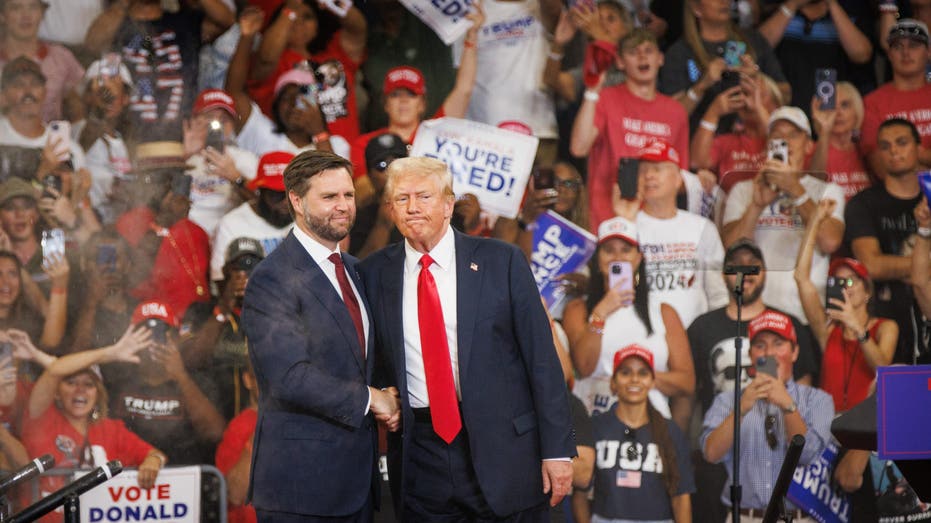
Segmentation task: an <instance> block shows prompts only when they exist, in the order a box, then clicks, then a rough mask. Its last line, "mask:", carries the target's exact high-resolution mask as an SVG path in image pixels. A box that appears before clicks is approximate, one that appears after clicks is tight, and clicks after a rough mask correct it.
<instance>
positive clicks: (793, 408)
mask: <svg viewBox="0 0 931 523" xmlns="http://www.w3.org/2000/svg"><path fill="white" fill-rule="evenodd" d="M797 410H798V407H796V406H795V402H794V401H793V402H792V403H790V404H789V406H788V407H783V408H782V412H785V413H786V414H792V413H793V412H795V411H797Z"/></svg>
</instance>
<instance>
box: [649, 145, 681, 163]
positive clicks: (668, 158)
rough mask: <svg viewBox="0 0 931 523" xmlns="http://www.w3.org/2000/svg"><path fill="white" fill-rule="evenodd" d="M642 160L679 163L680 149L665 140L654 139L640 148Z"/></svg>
mask: <svg viewBox="0 0 931 523" xmlns="http://www.w3.org/2000/svg"><path fill="white" fill-rule="evenodd" d="M640 161H642V162H672V163H674V164H676V165H679V151H676V150H675V148H674V147H673V146H671V145H669V142H666V141H664V140H653V141H652V142H650V143H649V144H647V146H646V147H644V148H643V149H641V150H640Z"/></svg>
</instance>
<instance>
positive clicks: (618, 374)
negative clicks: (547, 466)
mask: <svg viewBox="0 0 931 523" xmlns="http://www.w3.org/2000/svg"><path fill="white" fill-rule="evenodd" d="M613 360H614V372H613V373H612V377H611V392H612V393H614V394H616V396H617V400H618V401H617V405H616V406H615V407H614V408H613V409H611V410H609V411H607V412H604V413H602V414H599V415H596V416H595V418H594V419H593V420H592V432H593V433H594V439H595V448H596V449H597V451H596V452H597V455H596V461H595V476H594V478H595V481H594V487H595V495H594V499H593V502H592V507H591V509H592V510H591V511H592V512H593V516H592V517H591V519H590V521H592V522H594V523H601V522H604V523H608V522H615V521H630V520H641V521H653V522H660V521H663V522H675V523H683V522H685V523H689V522H691V521H692V507H691V499H690V494H691V493H692V492H695V481H694V479H693V477H692V468H691V465H690V463H689V446H688V442H687V441H686V439H685V436H684V435H683V434H682V431H680V430H679V428H678V427H677V426H676V425H675V424H674V423H670V422H669V421H668V420H666V419H665V418H663V416H662V415H661V414H660V413H659V412H657V411H656V409H655V408H653V406H652V405H651V402H650V401H648V397H647V396H648V391H649V390H651V389H652V387H653V384H654V381H655V377H654V371H653V354H652V353H651V352H650V350H649V349H647V348H645V347H642V346H640V345H636V344H635V345H628V346H626V347H624V348H622V349H621V350H619V351H617V352H616V353H615V354H614V358H613Z"/></svg>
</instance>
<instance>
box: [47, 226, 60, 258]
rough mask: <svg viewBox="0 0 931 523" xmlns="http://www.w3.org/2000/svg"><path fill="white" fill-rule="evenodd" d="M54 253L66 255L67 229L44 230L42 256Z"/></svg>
mask: <svg viewBox="0 0 931 523" xmlns="http://www.w3.org/2000/svg"><path fill="white" fill-rule="evenodd" d="M53 254H57V255H59V256H64V255H65V231H63V230H62V229H49V230H47V231H42V256H43V257H45V258H48V257H49V256H52V255H53Z"/></svg>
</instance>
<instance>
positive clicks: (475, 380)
mask: <svg viewBox="0 0 931 523" xmlns="http://www.w3.org/2000/svg"><path fill="white" fill-rule="evenodd" d="M455 244H456V301H457V321H458V331H457V337H458V351H459V379H460V389H461V395H462V417H463V420H464V427H463V430H464V431H465V432H466V433H467V435H468V441H469V447H470V449H471V451H472V463H473V466H474V468H475V472H476V473H477V476H478V481H479V483H480V485H481V489H482V493H483V494H484V496H485V499H486V501H487V502H488V505H489V506H490V507H491V509H492V510H493V511H494V512H495V513H496V514H498V515H499V516H506V515H508V514H512V513H514V512H517V511H519V510H524V509H527V508H530V507H533V506H535V505H539V504H540V503H542V502H544V501H545V499H546V498H545V496H544V495H543V480H542V476H541V463H540V462H541V459H543V458H558V457H571V456H575V454H576V452H575V442H574V435H573V432H572V428H571V420H570V417H569V403H568V397H567V395H566V394H567V391H566V384H565V381H563V374H562V368H561V367H560V365H559V360H558V358H557V355H556V349H555V347H554V346H553V337H552V330H551V327H550V324H549V320H548V319H547V317H546V312H545V311H544V309H543V305H542V303H541V301H540V293H539V292H538V291H537V287H536V284H535V283H534V279H533V275H532V274H531V272H530V268H529V266H528V264H527V259H526V258H525V257H524V255H523V253H521V252H520V251H519V250H518V249H517V248H516V247H514V246H513V245H510V244H507V243H504V242H500V241H498V240H488V239H482V238H473V237H470V236H466V235H463V234H461V233H459V232H456V233H455ZM404 257H405V251H404V242H399V243H396V244H394V245H391V246H389V247H387V248H385V249H383V250H381V251H379V252H377V253H375V254H373V255H371V256H369V257H368V258H366V259H365V261H363V262H362V263H361V264H360V270H361V271H362V275H363V279H364V280H365V285H366V292H367V293H368V295H369V302H370V303H371V304H372V314H373V316H374V317H375V327H376V350H377V351H379V364H380V371H381V370H382V369H383V370H384V373H385V374H386V376H387V378H388V380H389V381H390V382H391V383H390V384H392V385H396V386H397V387H398V390H399V391H400V392H401V403H402V409H403V418H402V423H403V433H404V434H409V433H410V432H411V429H412V427H413V425H414V417H413V411H412V410H411V406H410V403H409V401H408V395H407V370H406V365H405V354H404V332H403V330H402V325H403V324H402V321H401V311H402V306H401V301H402V282H403V275H404ZM408 444H410V436H407V437H401V436H400V435H399V434H397V433H395V434H389V437H388V463H389V473H388V475H389V477H390V479H391V488H392V494H393V495H394V497H395V507H396V508H397V510H398V511H399V514H402V513H403V506H402V505H403V499H404V497H403V496H404V489H405V488H408V487H409V485H405V483H404V474H405V470H406V469H407V468H408V467H410V466H412V465H411V464H410V463H408V461H407V460H405V459H404V455H405V452H404V451H405V448H406V446H407V445H408Z"/></svg>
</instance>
